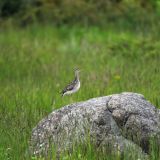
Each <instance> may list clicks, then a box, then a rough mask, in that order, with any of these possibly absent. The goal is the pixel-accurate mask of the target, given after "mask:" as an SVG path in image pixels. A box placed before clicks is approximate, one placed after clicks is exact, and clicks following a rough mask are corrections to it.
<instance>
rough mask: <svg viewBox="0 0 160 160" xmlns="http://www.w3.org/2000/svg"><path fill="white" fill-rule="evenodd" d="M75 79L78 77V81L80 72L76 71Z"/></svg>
mask: <svg viewBox="0 0 160 160" xmlns="http://www.w3.org/2000/svg"><path fill="white" fill-rule="evenodd" d="M75 79H76V80H77V81H79V74H78V73H75Z"/></svg>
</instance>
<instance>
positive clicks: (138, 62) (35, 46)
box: [0, 25, 160, 160]
mask: <svg viewBox="0 0 160 160" xmlns="http://www.w3.org/2000/svg"><path fill="white" fill-rule="evenodd" d="M138 27H139V26H138ZM138 27H137V28H136V29H135V30H134V29H132V30H130V29H126V28H123V27H121V28H119V29H118V27H116V26H113V27H112V26H108V27H107V28H97V27H89V28H87V27H78V26H77V27H65V26H64V27H60V28H55V27H52V26H49V25H46V26H37V25H35V26H34V25H33V26H30V27H28V28H25V29H16V28H11V29H5V30H3V31H2V30H1V34H0V90H1V92H0V135H1V136H0V159H2V160H5V159H15V160H19V159H27V158H26V157H27V153H26V149H27V148H28V143H29V139H30V135H31V130H32V128H33V127H34V126H35V125H36V124H37V122H38V121H39V120H40V119H42V118H43V117H44V116H46V115H47V114H48V113H50V112H51V111H52V110H54V109H58V108H60V107H62V106H64V105H66V104H69V103H73V102H77V101H83V100H87V99H89V98H92V97H97V96H104V95H109V94H114V93H120V92H123V91H129V92H138V93H141V94H143V95H144V96H145V97H146V98H147V99H148V100H150V101H151V103H153V104H154V105H155V106H157V107H159V108H160V96H159V95H160V66H159V62H160V52H159V50H160V36H159V33H160V32H158V31H159V29H158V26H157V27H156V26H155V25H152V28H150V29H148V30H146V29H145V28H138ZM75 67H79V68H80V69H81V70H82V72H81V83H82V86H81V89H80V91H79V92H78V93H76V94H75V95H72V96H68V97H64V98H63V99H62V98H61V96H60V94H59V92H60V91H61V89H62V88H63V87H64V86H65V85H66V84H67V83H68V82H69V81H70V80H72V78H73V69H74V68H75ZM154 148H156V147H154ZM157 153H158V151H157V149H154V150H152V152H151V156H150V157H151V159H152V160H156V158H157V155H158V154H157ZM82 155H84V157H83V158H76V157H78V156H79V157H81V156H82ZM97 155H98V153H96V152H94V151H93V149H92V148H89V147H88V149H87V151H86V154H84V152H83V150H82V149H80V148H79V150H78V151H77V152H75V153H74V154H73V155H67V154H65V155H64V156H63V158H64V159H65V157H66V159H96V157H97ZM102 155H104V156H105V154H102ZM154 157H155V158H154ZM159 157H160V156H159ZM63 158H62V159H63ZM105 158H106V157H105ZM118 158H119V157H117V160H118ZM106 159H107V158H106ZM108 159H114V156H111V155H108ZM124 159H125V158H124Z"/></svg>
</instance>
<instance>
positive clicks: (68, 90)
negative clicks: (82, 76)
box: [61, 68, 81, 97]
mask: <svg viewBox="0 0 160 160" xmlns="http://www.w3.org/2000/svg"><path fill="white" fill-rule="evenodd" d="M74 72H75V78H74V80H73V81H72V82H71V83H70V84H68V85H67V86H66V87H65V88H64V89H63V90H62V92H61V94H62V97H63V96H65V95H70V94H73V93H75V92H77V91H78V90H79V89H80V86H81V83H80V80H79V72H80V70H79V69H78V68H77V69H75V70H74Z"/></svg>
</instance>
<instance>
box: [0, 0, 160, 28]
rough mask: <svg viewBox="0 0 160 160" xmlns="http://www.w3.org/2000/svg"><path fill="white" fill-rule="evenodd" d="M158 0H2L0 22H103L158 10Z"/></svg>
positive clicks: (103, 23) (58, 23)
mask: <svg viewBox="0 0 160 160" xmlns="http://www.w3.org/2000/svg"><path fill="white" fill-rule="evenodd" d="M159 7H160V3H159V0H99V1H97V0H76V1H73V0H12V1H11V0H1V1H0V22H1V21H2V23H1V24H0V26H3V25H6V24H10V23H11V24H12V23H13V24H19V25H22V26H26V25H28V24H31V23H34V22H40V23H43V24H44V23H52V24H54V25H62V24H75V23H76V24H85V25H93V24H94V25H95V24H96V25H97V24H98V25H102V26H103V25H105V24H108V22H110V21H115V20H118V19H119V18H120V17H125V18H127V19H129V20H130V17H132V18H134V19H135V18H136V19H139V18H140V17H141V16H140V17H139V16H133V15H135V13H138V14H139V15H142V14H143V15H145V18H146V19H147V18H148V16H146V15H149V14H151V13H155V12H156V13H159Z"/></svg>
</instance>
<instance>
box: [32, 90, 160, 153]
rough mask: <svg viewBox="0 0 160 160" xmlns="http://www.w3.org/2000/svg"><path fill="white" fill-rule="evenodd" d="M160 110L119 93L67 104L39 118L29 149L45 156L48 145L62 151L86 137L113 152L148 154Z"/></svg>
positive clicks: (138, 96)
mask: <svg viewBox="0 0 160 160" xmlns="http://www.w3.org/2000/svg"><path fill="white" fill-rule="evenodd" d="M159 113H160V110H158V109H156V107H154V106H153V105H152V104H151V103H150V102H148V101H147V100H145V98H144V97H143V95H141V94H137V93H129V92H125V93H121V94H114V95H110V96H105V97H98V98H93V99H90V100H88V101H85V102H79V103H74V104H71V105H67V106H65V107H63V108H61V109H59V110H55V111H53V112H52V113H51V114H49V115H48V116H47V117H46V118H44V119H42V120H41V121H40V122H39V123H38V125H37V126H36V127H35V128H34V129H33V131H32V137H31V147H30V150H31V151H32V154H34V155H47V154H48V152H49V150H50V148H51V145H52V146H53V145H54V146H55V147H56V148H57V149H58V150H60V151H62V150H65V149H70V148H71V146H72V145H73V144H74V143H75V142H81V143H85V141H86V140H87V139H88V137H90V138H91V141H93V142H94V144H96V146H97V148H98V147H105V146H109V147H110V149H111V150H112V151H117V150H119V151H120V152H124V151H125V150H127V149H128V148H131V149H134V150H136V152H137V153H138V154H137V155H142V153H143V152H141V151H142V150H143V151H144V152H148V147H149V140H150V138H151V137H153V136H159V135H160V114H159Z"/></svg>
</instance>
